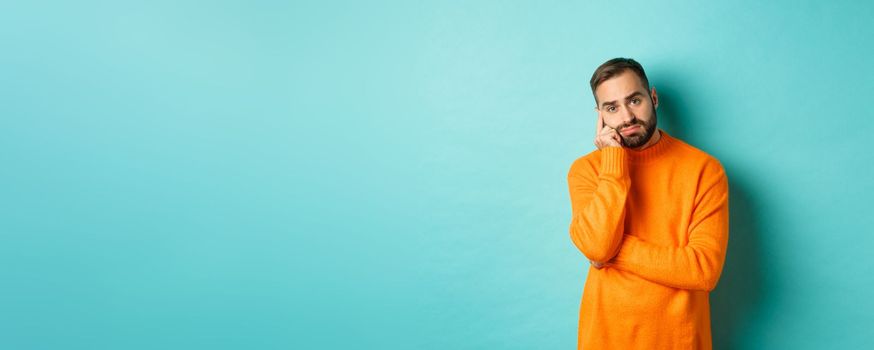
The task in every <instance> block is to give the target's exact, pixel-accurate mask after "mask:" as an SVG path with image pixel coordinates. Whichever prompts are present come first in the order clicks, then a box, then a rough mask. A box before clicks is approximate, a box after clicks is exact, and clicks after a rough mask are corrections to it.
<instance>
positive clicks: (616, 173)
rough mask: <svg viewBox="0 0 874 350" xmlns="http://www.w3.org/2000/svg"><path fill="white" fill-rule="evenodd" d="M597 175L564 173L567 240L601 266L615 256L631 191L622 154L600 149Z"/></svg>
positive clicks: (588, 171) (619, 150)
mask: <svg viewBox="0 0 874 350" xmlns="http://www.w3.org/2000/svg"><path fill="white" fill-rule="evenodd" d="M600 152H601V165H600V171H599V172H598V173H597V174H595V173H594V172H593V171H591V170H592V169H575V168H574V167H573V166H572V167H571V170H570V172H569V173H568V188H569V190H570V197H571V207H572V212H573V216H572V219H571V224H570V236H571V240H572V241H573V243H574V245H575V246H576V247H577V248H578V249H579V250H580V252H582V253H583V255H585V256H586V257H587V258H589V260H591V261H593V262H605V261H608V260H610V258H612V257H613V256H615V255H616V252H617V250H618V249H619V247H620V244H621V243H622V235H623V233H624V230H625V202H626V200H627V199H628V191H629V189H630V188H631V178H630V176H629V173H628V163H627V159H626V153H625V152H626V151H625V149H623V148H621V147H604V148H602V149H601V151H600Z"/></svg>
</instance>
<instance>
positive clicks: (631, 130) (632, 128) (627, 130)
mask: <svg viewBox="0 0 874 350" xmlns="http://www.w3.org/2000/svg"><path fill="white" fill-rule="evenodd" d="M638 130H640V125H632V126H629V127H627V128H625V129H622V135H631V134H633V133H636V132H637V131H638Z"/></svg>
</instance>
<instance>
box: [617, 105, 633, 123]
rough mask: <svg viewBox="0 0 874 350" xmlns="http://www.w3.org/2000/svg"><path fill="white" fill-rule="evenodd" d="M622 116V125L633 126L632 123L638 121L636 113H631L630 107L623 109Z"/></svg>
mask: <svg viewBox="0 0 874 350" xmlns="http://www.w3.org/2000/svg"><path fill="white" fill-rule="evenodd" d="M620 114H621V117H622V125H631V123H632V122H634V120H635V119H637V116H635V115H634V113H633V112H632V111H631V108H628V106H625V107H624V108H623V112H622V113H620Z"/></svg>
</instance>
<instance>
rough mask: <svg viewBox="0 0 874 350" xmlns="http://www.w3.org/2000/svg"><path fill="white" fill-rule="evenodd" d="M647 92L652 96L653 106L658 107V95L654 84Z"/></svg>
mask: <svg viewBox="0 0 874 350" xmlns="http://www.w3.org/2000/svg"><path fill="white" fill-rule="evenodd" d="M649 94H650V96H652V105H653V108H659V95H658V94H657V93H656V89H655V86H653V87H652V90H650V93H649Z"/></svg>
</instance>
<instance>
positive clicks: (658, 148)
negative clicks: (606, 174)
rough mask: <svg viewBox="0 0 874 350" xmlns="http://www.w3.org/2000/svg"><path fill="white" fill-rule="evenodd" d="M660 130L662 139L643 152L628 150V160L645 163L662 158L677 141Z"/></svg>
mask: <svg viewBox="0 0 874 350" xmlns="http://www.w3.org/2000/svg"><path fill="white" fill-rule="evenodd" d="M658 130H659V133H660V134H661V138H659V140H658V141H656V143H655V144H652V145H650V146H649V147H647V148H645V149H643V150H641V151H638V150H634V149H631V148H627V149H626V151H627V153H628V159H629V160H631V161H632V162H635V163H645V162H650V161H653V160H656V159H660V158H662V157H663V156H664V154H665V153H667V152H668V150H669V149H670V148H671V146H672V145H673V144H674V143H675V140H674V138H673V137H672V136H671V135H668V133H666V132H665V131H664V130H662V129H661V128H659V129H658Z"/></svg>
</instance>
